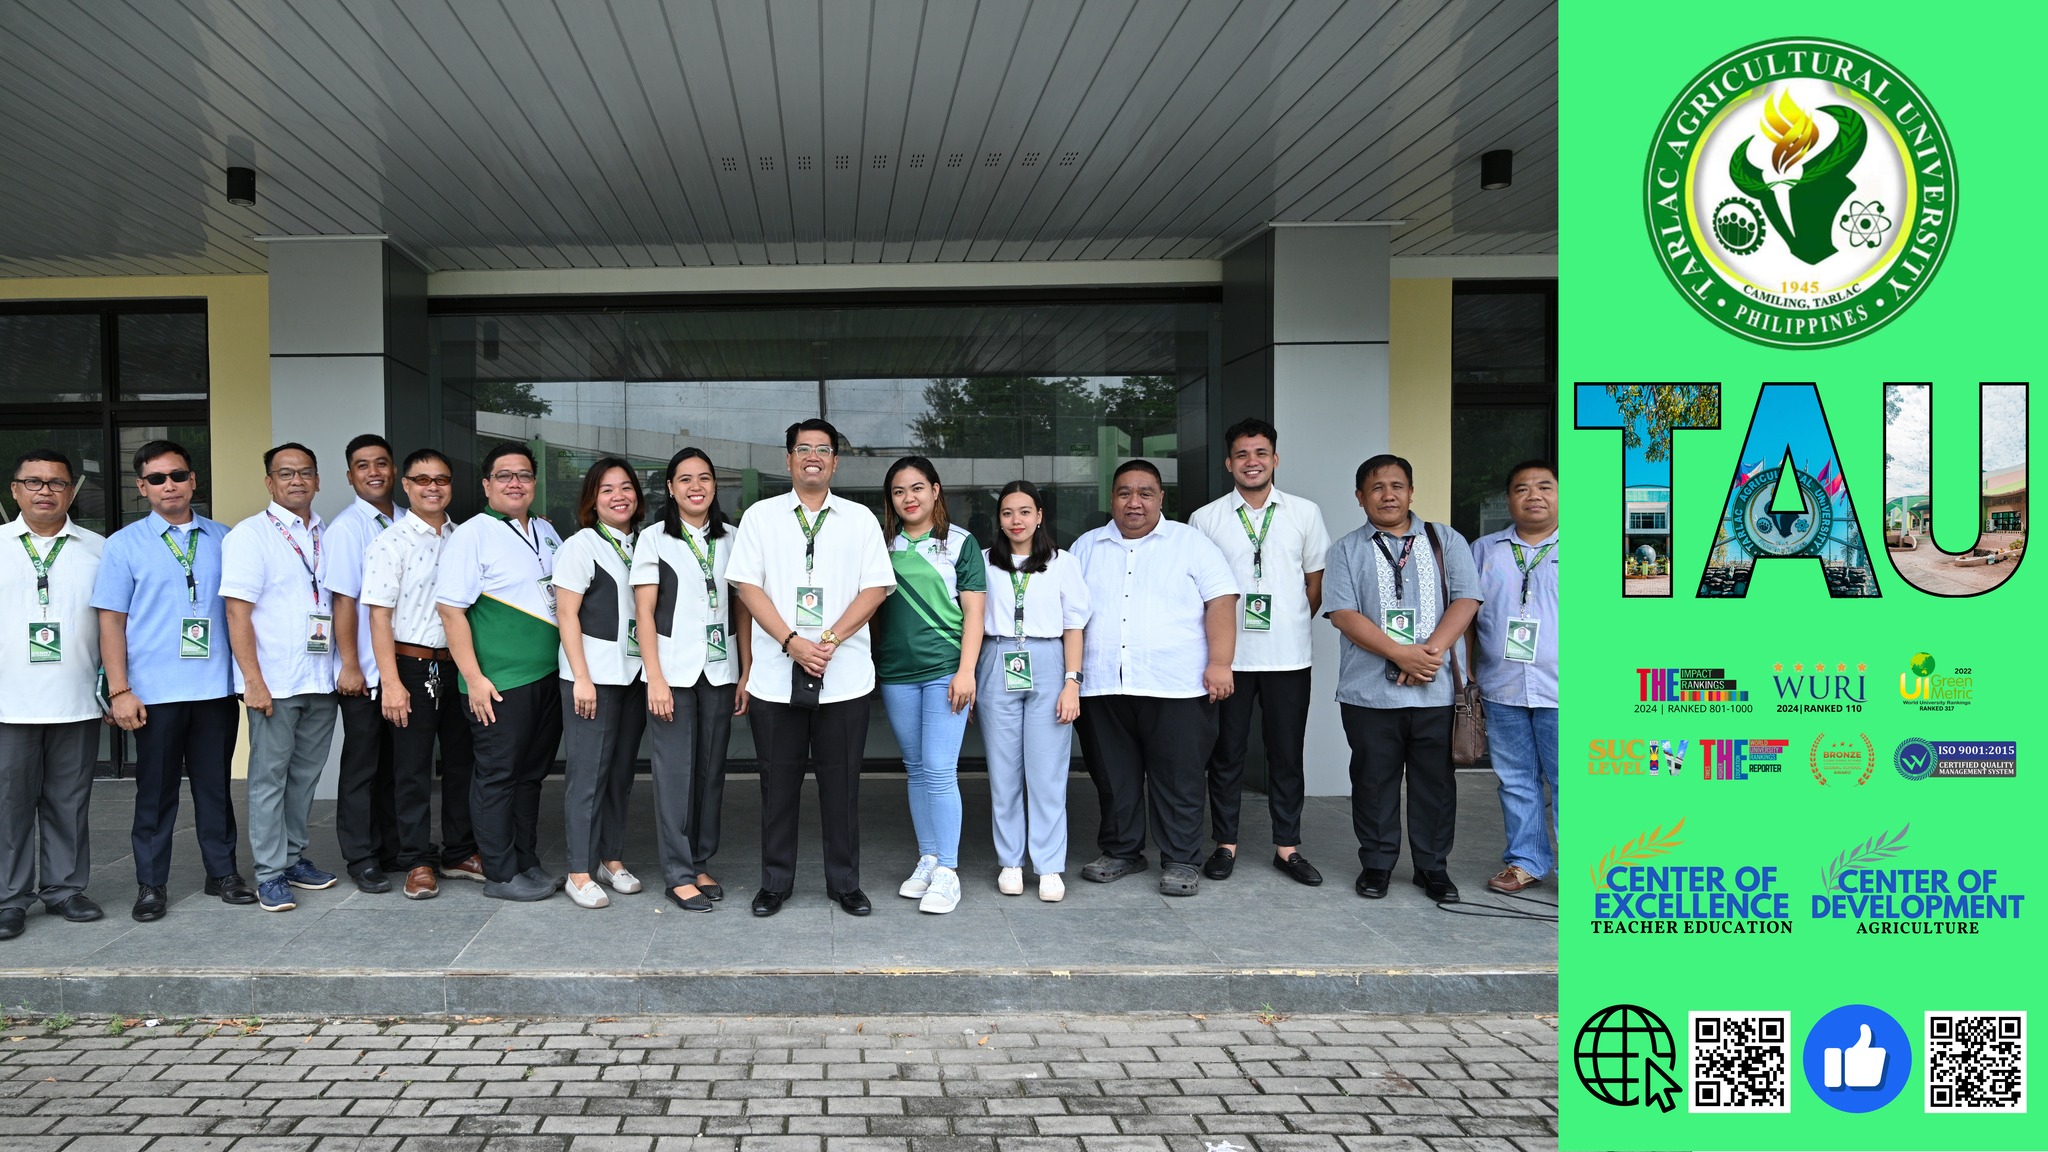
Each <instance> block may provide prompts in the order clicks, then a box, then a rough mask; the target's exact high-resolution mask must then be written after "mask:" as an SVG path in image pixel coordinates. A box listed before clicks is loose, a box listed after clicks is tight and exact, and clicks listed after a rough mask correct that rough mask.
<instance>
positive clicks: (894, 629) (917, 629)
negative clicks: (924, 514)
mask: <svg viewBox="0 0 2048 1152" xmlns="http://www.w3.org/2000/svg"><path fill="white" fill-rule="evenodd" d="M889 564H890V566H891V567H893V568H894V569H895V570H896V591H895V592H893V593H891V594H890V596H889V598H888V599H887V600H885V601H883V602H882V611H881V613H880V616H881V620H880V623H879V624H878V625H877V631H876V633H875V637H876V643H875V672H876V674H877V675H878V676H880V677H881V680H882V683H884V684H922V683H925V682H926V681H929V680H937V679H938V678H940V677H941V676H951V675H952V674H953V673H955V672H957V671H959V670H960V637H961V630H962V627H963V625H964V623H965V621H966V614H965V613H964V612H962V611H961V608H960V593H962V592H986V591H988V570H987V567H986V565H985V564H984V563H983V562H982V558H981V545H979V544H977V543H975V542H974V537H973V535H971V534H970V533H969V532H968V531H967V530H966V529H965V528H962V527H960V526H959V525H957V524H955V525H953V526H952V527H951V528H950V529H948V531H947V532H946V535H945V536H943V537H939V536H937V535H935V534H931V533H927V534H925V535H923V536H920V537H918V538H916V539H914V540H913V539H911V538H910V537H909V536H906V535H904V534H903V533H901V532H898V533H897V534H896V538H895V539H894V540H891V541H890V542H889Z"/></svg>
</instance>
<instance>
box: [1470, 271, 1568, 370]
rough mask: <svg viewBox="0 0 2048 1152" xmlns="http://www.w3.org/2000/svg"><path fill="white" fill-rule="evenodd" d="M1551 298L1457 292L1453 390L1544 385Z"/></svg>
mask: <svg viewBox="0 0 2048 1152" xmlns="http://www.w3.org/2000/svg"><path fill="white" fill-rule="evenodd" d="M1550 318H1551V311H1550V293H1548V292H1546V291H1542V290H1535V291H1520V292H1501V291H1485V292H1463V291H1461V292H1459V293H1457V294H1456V295H1454V296H1453V297H1452V298H1451V382H1452V383H1453V384H1548V383H1551V382H1552V381H1554V380H1555V379H1556V372H1555V370H1554V368H1553V366H1552V365H1551V362H1550V349H1551V346H1552V339H1551V335H1552V333H1551V328H1550Z"/></svg>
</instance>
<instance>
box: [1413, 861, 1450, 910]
mask: <svg viewBox="0 0 2048 1152" xmlns="http://www.w3.org/2000/svg"><path fill="white" fill-rule="evenodd" d="M1415 886H1416V887H1417V888H1420V889H1422V890H1423V891H1424V892H1426V893H1428V894H1429V898H1430V899H1431V900H1434V901H1436V902H1437V903H1439V904H1456V903H1457V902H1458V886H1457V885H1456V884H1453V883H1451V874H1450V873H1449V872H1445V871H1443V870H1441V869H1438V870H1436V871H1433V872H1432V871H1427V870H1425V869H1421V868H1417V869H1416V870H1415Z"/></svg>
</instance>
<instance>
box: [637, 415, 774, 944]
mask: <svg viewBox="0 0 2048 1152" xmlns="http://www.w3.org/2000/svg"><path fill="white" fill-rule="evenodd" d="M732 538H733V533H732V528H731V526H730V521H728V520H727V518H726V515H725V511H724V509H722V508H720V507H719V505H718V470H717V469H716V468H715V467H714V466H713V465H712V463H711V457H709V456H707V455H705V454H704V452H703V451H702V450H701V449H697V448H685V449H683V450H682V451H680V452H678V453H676V454H675V456H674V457H673V458H672V459H670V460H669V462H668V507H667V509H666V510H664V511H663V513H662V518H661V523H659V524H657V525H655V526H654V527H651V528H649V529H648V530H647V532H646V534H645V535H643V536H642V537H641V538H640V549H639V551H638V552H637V553H636V554H635V556H634V562H633V591H634V594H635V597H636V605H637V611H638V614H639V622H640V635H642V636H648V637H653V638H654V642H653V643H651V644H649V645H648V646H647V647H646V648H645V649H644V650H643V651H642V658H643V659H644V661H645V662H646V669H647V710H648V713H649V714H650V715H652V716H653V717H654V740H653V748H652V760H653V769H654V807H655V832H656V834H657V840H658V842H659V843H660V846H661V872H662V883H663V885H664V886H665V888H664V890H665V892H666V893H667V895H668V898H669V900H670V901H671V902H672V903H674V904H675V905H676V906H677V907H678V908H682V909H684V910H685V911H689V912H709V911H711V910H712V907H713V905H712V901H714V900H723V899H725V890H724V889H723V888H721V887H719V884H718V881H716V880H714V879H713V878H712V877H711V874H710V873H708V872H706V871H705V870H704V869H705V867H706V866H707V865H709V864H710V862H711V855H712V853H714V852H716V851H718V833H719V809H720V808H721V807H722V806H723V805H724V803H725V746H726V741H727V739H728V738H729V737H730V736H731V734H732V718H733V717H735V716H744V715H746V712H747V689H746V683H747V669H748V666H749V665H750V664H752V662H753V661H752V655H753V648H752V645H753V628H752V627H751V624H752V621H751V619H750V618H749V617H748V616H747V610H746V609H745V608H744V607H742V606H741V605H740V602H739V598H738V597H735V596H729V595H728V594H727V591H726V584H725V566H726V562H727V560H728V559H729V558H730V552H731V549H730V547H729V545H730V544H731V543H732Z"/></svg>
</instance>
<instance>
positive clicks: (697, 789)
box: [648, 676, 739, 888]
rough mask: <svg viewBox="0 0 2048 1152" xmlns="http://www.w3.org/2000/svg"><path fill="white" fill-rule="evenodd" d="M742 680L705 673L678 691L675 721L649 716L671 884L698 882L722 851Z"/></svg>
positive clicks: (659, 828) (657, 823)
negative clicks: (728, 750) (728, 757)
mask: <svg viewBox="0 0 2048 1152" xmlns="http://www.w3.org/2000/svg"><path fill="white" fill-rule="evenodd" d="M738 689H739V685H737V684H725V685H715V684H713V683H711V682H710V681H709V680H706V679H705V678H704V677H702V676H699V677H697V682H696V683H695V684H692V685H690V686H689V687H688V688H677V689H675V690H674V692H675V701H676V716H675V719H673V720H661V719H657V718H652V717H650V718H649V721H648V723H649V725H650V726H651V727H652V729H653V732H654V739H653V741H652V742H651V743H652V757H651V759H652V761H653V764H652V767H653V770H654V831H655V836H656V839H657V841H658V842H659V844H660V845H661V878H662V880H663V881H664V882H666V883H667V884H668V886H669V887H671V888H680V887H682V886H683V885H685V884H695V883H696V882H697V873H699V872H702V871H704V869H705V868H706V867H707V866H708V865H709V864H710V863H711V856H712V854H713V853H715V852H717V851H718V832H719V816H720V809H722V808H724V807H725V746H726V742H727V741H728V740H729V739H730V738H731V736H732V706H733V697H734V695H735V694H736V693H737V692H738Z"/></svg>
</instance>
